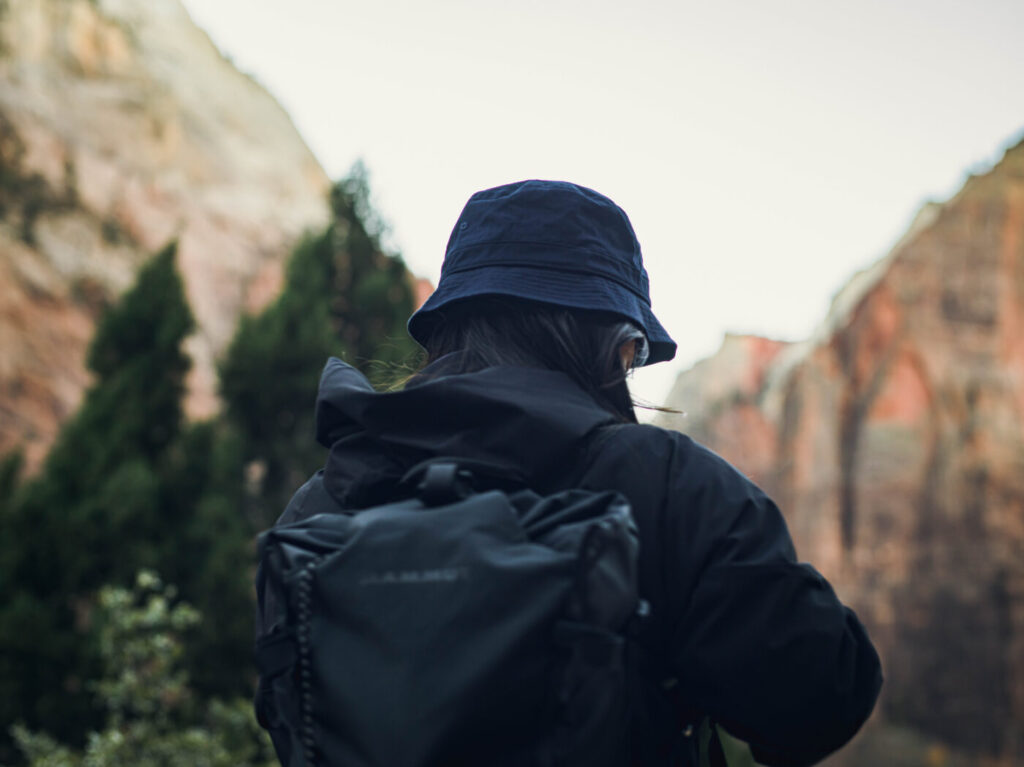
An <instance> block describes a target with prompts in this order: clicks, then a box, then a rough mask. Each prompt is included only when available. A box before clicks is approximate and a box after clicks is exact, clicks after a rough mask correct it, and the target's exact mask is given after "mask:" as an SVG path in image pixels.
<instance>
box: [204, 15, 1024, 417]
mask: <svg viewBox="0 0 1024 767" xmlns="http://www.w3.org/2000/svg"><path fill="white" fill-rule="evenodd" d="M185 4H186V6H187V7H188V9H189V12H190V13H191V14H192V16H193V18H194V19H195V20H196V22H197V23H199V25H200V26H202V27H203V28H204V29H206V30H207V32H209V33H210V35H211V37H212V38H213V39H214V41H215V42H216V43H217V44H218V45H219V46H220V47H221V49H222V50H223V51H224V52H225V53H226V54H227V55H229V56H230V57H231V58H232V59H233V60H234V61H235V62H236V64H237V65H238V66H239V67H240V68H241V69H243V70H244V71H247V72H249V73H251V74H253V75H254V76H255V77H256V78H257V79H258V80H259V81H261V82H262V83H263V84H264V85H266V86H267V88H268V89H269V90H270V91H271V92H272V93H273V94H274V95H275V96H276V97H277V98H278V99H279V100H280V101H281V103H282V104H283V105H284V106H285V108H286V109H287V110H288V111H289V112H290V113H291V115H292V117H293V119H294V120H295V123H296V125H297V127H298V129H299V131H300V132H301V133H302V135H303V136H304V137H305V139H306V141H307V142H308V143H309V144H310V146H311V147H312V149H313V151H314V152H315V153H316V155H317V156H318V158H319V159H320V161H321V163H322V164H323V165H324V167H325V168H326V170H327V172H328V173H329V174H330V175H331V176H333V177H340V176H342V175H344V173H345V171H346V170H347V169H348V168H349V166H350V165H351V164H352V162H353V161H354V160H356V159H357V158H362V159H363V160H364V161H365V163H366V165H367V166H368V168H369V169H370V172H371V181H372V188H373V190H374V194H375V202H376V205H377V207H378V209H379V210H380V212H381V213H382V214H383V216H384V217H385V218H386V219H387V220H388V221H389V222H390V223H391V225H392V229H393V235H392V243H393V245H394V247H395V248H397V249H399V250H400V251H401V252H402V254H403V256H404V257H405V259H406V261H407V262H408V263H409V265H410V266H411V267H412V269H413V270H414V271H416V272H417V273H418V274H420V275H423V276H425V277H428V278H430V279H431V280H433V281H435V282H436V280H437V276H438V273H439V270H440V265H441V260H442V258H443V255H444V247H445V243H446V241H447V239H448V233H449V231H450V229H451V226H452V224H453V223H454V222H455V219H456V217H457V216H458V214H459V211H460V210H461V208H462V205H463V204H464V203H465V201H466V199H467V198H468V197H469V195H470V194H472V193H473V192H474V191H476V190H478V189H482V188H486V187H490V186H495V185H498V184H502V183H506V182H510V181H517V180H520V179H524V178H556V179H565V180H569V181H573V182H576V183H580V184H584V185H586V186H590V187H593V188H594V189H597V190H598V191H600V192H602V193H604V194H606V195H608V196H609V197H611V198H612V199H614V200H615V201H616V202H618V203H619V204H620V205H621V206H622V207H623V208H624V209H625V210H626V212H627V213H628V214H629V216H630V218H631V219H632V221H633V224H634V227H635V229H636V231H637V235H638V237H639V239H640V243H641V245H642V247H643V251H644V257H645V261H646V264H647V269H648V272H649V273H650V276H651V282H652V292H653V299H654V310H655V313H656V314H657V315H658V316H659V317H660V319H661V320H662V322H663V323H664V324H665V326H666V327H667V328H668V330H669V332H670V333H672V334H673V336H674V337H675V339H676V340H677V341H678V342H679V354H678V355H677V358H676V360H674V361H673V362H670V363H663V364H661V365H656V366H654V367H653V368H651V369H649V370H645V371H642V372H641V373H640V374H638V376H637V379H636V381H635V386H634V389H635V391H637V392H638V393H639V394H640V395H641V396H642V397H646V398H647V399H650V400H656V401H660V400H661V399H662V398H663V397H664V395H665V394H666V393H667V390H668V388H669V386H670V384H671V382H672V380H673V379H674V377H675V375H676V374H677V373H678V372H679V371H680V370H682V369H683V368H685V367H687V366H689V365H690V364H692V363H693V362H694V361H696V360H697V359H699V358H701V357H704V356H707V355H708V354H711V353H712V352H714V350H715V349H716V348H717V347H718V345H719V343H720V341H721V337H722V334H723V333H724V332H726V331H733V332H753V333H759V334H763V335H768V336H772V337H777V338H785V339H792V340H797V339H800V338H803V337H805V336H807V335H808V334H809V333H810V332H811V330H812V329H813V327H814V326H815V324H816V323H817V322H818V321H820V320H821V319H822V318H823V317H824V314H825V312H826V310H827V308H828V304H829V301H830V299H831V296H832V295H833V294H834V293H835V292H836V291H837V290H838V289H839V287H841V285H842V284H843V283H844V282H845V281H846V280H847V279H848V278H849V277H850V276H851V275H852V274H853V273H854V272H855V271H857V270H858V269H861V268H864V267H866V266H868V265H869V264H870V263H871V262H873V261H874V260H876V259H877V258H879V257H880V256H882V255H884V253H885V252H886V251H887V250H888V248H889V246H890V245H891V244H893V243H894V242H895V240H896V239H897V238H898V237H899V235H900V234H901V233H902V231H903V230H904V229H905V227H906V226H907V224H908V223H909V221H910V219H911V218H912V217H913V214H914V213H915V211H916V210H917V208H918V207H919V206H920V205H921V204H922V203H923V202H924V201H925V200H926V199H944V198H946V197H948V196H950V195H951V194H952V193H954V192H955V191H956V190H957V189H958V188H959V186H960V184H961V183H962V182H963V179H964V177H965V174H966V173H967V172H969V171H978V170H983V169H986V168H987V167H989V166H991V164H992V162H994V161H995V160H997V159H998V158H999V157H1000V156H1001V154H1002V150H1003V149H1005V148H1006V147H1007V146H1008V145H1009V144H1010V143H1012V142H1013V141H1014V140H1016V139H1017V138H1018V137H1019V136H1020V135H1021V132H1022V130H1024V43H1022V40H1024V1H1022V0H974V2H970V3H965V2H949V1H948V0H927V1H925V0H902V1H900V0H858V2H830V1H829V0H794V1H792V2H763V1H753V0H752V1H750V2H737V1H736V0H719V1H717V2H706V0H704V1H702V2H692V1H690V0H685V1H682V2H654V1H651V0H635V1H634V2H631V3H626V2H622V0H616V2H606V1H605V0H544V1H543V2H541V1H540V0H519V1H518V2H507V1H506V2H498V1H497V0H433V1H432V2H424V0H408V1H402V0H365V1H364V2H361V3H358V4H357V3H352V2H347V1H344V2H326V0H289V2H287V3H285V2H281V0H185Z"/></svg>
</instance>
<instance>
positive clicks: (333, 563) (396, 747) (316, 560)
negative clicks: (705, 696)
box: [256, 459, 646, 767]
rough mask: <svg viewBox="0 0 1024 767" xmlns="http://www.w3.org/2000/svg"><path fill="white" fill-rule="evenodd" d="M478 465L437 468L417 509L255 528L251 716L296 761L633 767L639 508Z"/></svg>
mask: <svg viewBox="0 0 1024 767" xmlns="http://www.w3.org/2000/svg"><path fill="white" fill-rule="evenodd" d="M480 469H481V467H479V466H473V465H472V464H471V463H470V462H466V461H463V460H458V459H450V460H449V459H433V460H431V461H427V462H424V463H423V464H420V465H419V466H417V467H415V468H414V469H412V470H411V471H410V472H409V474H407V475H406V478H405V479H403V484H404V485H405V486H408V487H409V488H410V492H409V496H410V497H408V498H407V499H404V500H398V501H395V502H392V503H388V504H385V505H380V506H374V507H372V508H368V509H362V510H358V511H342V510H338V511H336V512H333V513H321V514H316V515H315V516H311V517H309V518H307V519H304V520H302V521H299V522H294V523H291V524H284V525H279V526H277V527H274V528H272V529H271V530H268V531H267V532H265V533H263V535H261V536H260V541H259V556H260V571H259V574H258V576H257V579H258V590H259V594H260V620H259V625H260V635H259V636H258V638H257V645H256V655H257V663H258V666H259V669H260V686H259V691H258V692H257V700H256V709H257V715H258V718H259V721H260V723H261V725H262V726H263V727H265V728H266V729H267V730H269V731H270V734H271V738H272V739H273V742H274V747H275V749H276V751H277V755H278V758H279V759H280V760H281V763H282V765H284V766H285V767H300V766H301V767H312V766H313V765H330V766H331V767H337V766H342V765H343V766H344V767H460V766H464V767H481V766H482V765H488V766H489V767H490V766H493V767H503V766H507V767H511V766H512V765H515V767H534V766H536V767H546V766H550V767H555V766H560V767H573V766H574V765H586V766H587V767H601V766H602V765H609V766H611V765H623V764H626V763H627V761H628V742H627V726H628V711H627V702H626V698H627V694H626V656H627V645H629V644H630V642H629V638H628V634H629V632H630V630H631V626H633V625H634V624H635V622H636V619H637V617H638V616H642V615H644V613H645V608H646V606H645V604H644V603H642V602H641V601H640V599H639V597H638V594H637V547H638V542H637V536H636V529H635V526H634V523H633V519H632V516H631V513H630V508H629V504H628V502H627V501H626V499H625V498H624V497H623V496H622V495H621V494H619V493H615V492H600V493H598V492H592V491H586V490H566V491H563V492H560V493H557V494H554V495H549V496H546V497H541V496H539V495H537V494H536V493H534V492H532V491H530V490H525V489H515V483H512V484H508V483H504V488H505V489H498V487H500V486H502V484H503V483H501V482H490V483H488V482H487V481H483V472H482V471H481V470H480ZM487 487H490V488H492V489H486V488H487ZM320 492H324V491H323V490H322V487H321V489H320Z"/></svg>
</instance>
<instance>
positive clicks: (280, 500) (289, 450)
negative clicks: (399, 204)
mask: <svg viewBox="0 0 1024 767" xmlns="http://www.w3.org/2000/svg"><path fill="white" fill-rule="evenodd" d="M330 204H331V212H332V217H331V222H330V223H329V224H328V226H327V227H326V229H324V230H323V231H322V232H319V233H317V234H315V235H311V236H308V237H306V238H305V239H304V240H303V241H302V242H301V243H300V244H299V245H298V247H297V248H296V249H295V252H294V253H293V255H292V258H291V260H290V261H289V264H288V268H287V272H286V277H285V286H284V289H283V291H282V293H281V295H280V297H279V298H278V299H277V301H276V302H274V303H273V304H272V305H271V306H269V307H268V308H267V309H266V310H265V311H264V312H263V313H262V314H260V315H258V316H255V317H246V318H243V320H242V322H241V324H240V326H239V330H238V333H237V334H236V336H235V339H234V341H233V342H232V344H231V347H230V348H229V350H228V352H227V355H226V357H225V359H224V362H223V364H222V366H221V391H222V394H223V396H224V399H225V403H226V405H227V414H228V417H229V419H230V421H231V423H232V424H233V425H234V427H235V428H236V429H237V430H238V433H239V434H240V435H241V436H242V438H243V443H244V445H245V447H246V451H245V460H246V462H247V464H249V466H250V467H251V470H250V476H251V478H252V480H253V481H252V483H251V487H250V493H249V503H248V504H247V509H248V511H249V516H250V519H252V521H253V522H254V524H256V525H257V527H267V526H268V525H269V524H271V523H272V522H273V520H274V519H275V518H276V517H277V515H278V514H280V512H281V511H282V510H283V508H284V505H285V504H286V503H287V501H288V497H289V495H290V494H291V492H292V491H294V490H295V488H296V487H298V486H299V485H300V484H301V483H302V482H303V481H305V479H306V478H307V477H308V476H309V475H310V474H311V473H312V472H313V471H314V470H315V469H316V468H317V467H318V466H319V465H320V464H321V463H322V461H323V451H322V448H320V447H318V446H317V445H316V444H315V442H314V440H313V433H314V431H313V404H314V398H315V392H316V387H317V381H318V380H319V376H320V371H321V370H322V368H323V365H324V362H325V360H326V358H327V357H328V356H330V355H336V356H341V357H343V358H345V359H347V360H348V361H349V362H351V363H352V364H354V365H356V366H357V367H359V368H361V369H362V370H363V371H364V372H367V373H368V374H370V375H371V377H373V376H375V375H380V374H381V373H382V372H384V371H386V370H387V368H388V367H389V366H394V365H399V364H401V363H403V362H405V363H407V362H408V361H409V360H410V359H411V358H412V356H413V355H414V354H415V353H416V347H415V345H414V344H413V342H412V340H411V339H409V337H408V336H407V334H406V332H405V321H406V319H407V318H408V317H409V314H411V313H412V309H413V292H412V282H411V279H410V278H409V274H408V272H407V270H406V268H405V265H404V264H403V263H402V260H401V259H400V258H399V257H398V256H393V255H388V254H387V253H385V252H384V250H383V248H382V246H381V243H380V237H381V235H382V234H383V231H384V226H383V224H381V222H380V219H379V217H378V216H377V215H376V214H375V213H374V212H373V208H372V205H371V203H370V192H369V182H368V179H367V173H366V170H365V168H363V166H362V165H361V164H357V165H355V166H354V167H353V169H352V171H351V172H350V174H349V176H348V177H347V178H345V179H344V180H342V181H340V182H338V183H337V184H336V185H335V186H334V187H333V189H332V190H331V195H330Z"/></svg>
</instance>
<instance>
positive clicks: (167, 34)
mask: <svg viewBox="0 0 1024 767" xmlns="http://www.w3.org/2000/svg"><path fill="white" fill-rule="evenodd" d="M328 186H329V182H328V179H327V177H326V175H325V174H324V172H323V170H322V169H321V168H320V166H319V165H318V163H317V161H316V159H315V158H314V157H313V155H312V154H311V153H310V151H309V149H308V148H307V147H306V145H305V144H304V143H303V141H302V139H301V138H300V137H299V135H298V133H297V131H296V130H295V128H294V126H293V125H292V123H291V120H290V119H289V117H288V116H287V114H286V113H285V112H284V111H283V110H282V109H281V107H280V106H279V105H278V104H277V102H276V101H275V100H274V99H273V98H272V97H271V96H270V95H269V94H268V93H267V92H266V91H265V90H264V89H263V88H262V87H261V86H260V85H259V84H257V83H256V82H254V81H253V80H252V79H250V78H249V77H247V76H246V75H244V74H242V73H240V72H239V71H238V70H237V69H235V67H234V66H233V65H232V64H231V63H230V62H229V61H227V60H226V59H225V58H224V57H222V56H221V54H220V53H219V52H218V51H217V49H216V48H215V47H214V45H213V44H212V43H211V42H210V40H209V38H208V37H207V36H206V34H205V33H203V32H202V31H201V30H200V29H198V28H197V27H196V26H195V25H194V24H193V23H192V22H191V20H190V19H189V17H188V14H187V13H186V11H185V10H184V8H183V7H182V5H181V4H180V3H179V2H178V0H2V1H0V454H3V453H5V452H7V451H8V450H9V449H11V448H12V447H14V446H15V445H18V444H21V445H23V446H24V447H25V449H26V452H27V457H28V459H29V463H30V465H34V464H36V463H38V461H39V460H40V458H41V457H42V455H43V454H44V453H45V450H46V448H47V446H48V445H49V443H50V442H51V441H52V438H53V436H54V435H55V434H56V430H57V428H58V425H59V423H60V421H61V420H62V419H63V418H64V417H65V416H66V415H67V414H68V413H70V412H71V411H73V410H74V408H75V407H76V406H77V404H78V402H79V400H80V397H81V393H82V390H83V388H84V386H85V385H86V384H87V375H86V372H85V370H84V366H83V360H84V354H85V349H86V346H87V344H88V340H89V338H90V337H91V334H92V330H93V326H94V322H95V318H96V316H97V313H98V311H99V309H100V308H101V307H102V306H103V304H104V303H105V302H107V301H109V300H110V298H111V297H112V296H113V295H116V294H117V293H118V292H119V291H121V290H122V289H124V288H125V287H126V286H127V285H128V284H129V283H130V282H131V280H132V278H133V275H134V272H135V269H136V267H137V266H138V265H139V263H140V262H141V261H143V260H144V259H145V258H147V257H148V256H149V255H151V254H152V253H153V252H155V251H156V250H158V249H159V248H160V247H161V246H163V245H164V244H166V243H167V242H168V241H169V240H172V239H176V240H177V241H178V243H179V251H178V265H179V268H180V269H181V270H182V272H183V275H184V278H185V283H186V288H187V291H188V296H189V300H190V302H191V304H192V307H193V310H194V312H195V314H196V317H197V320H198V324H199V331H198V333H197V334H196V335H195V336H194V337H193V338H192V339H190V341H189V352H190V353H191V355H192V357H193V359H194V361H195V367H194V370H193V373H192V376H191V380H190V396H189V400H188V403H187V404H188V410H189V412H190V414H191V415H193V416H196V415H204V414H208V413H209V412H211V411H212V410H213V408H214V407H215V404H216V399H215V371H214V358H215V356H216V355H217V353H218V352H219V351H220V350H221V349H223V347H224V346H225V344H226V343H227V341H228V340H229V339H230V337H231V334H232V333H233V330H234V327H235V322H236V319H237V316H238V314H239V312H240V311H242V310H243V309H246V308H248V309H254V308H257V307H258V306H260V305H262V304H263V303H265V302H266V301H267V300H268V299H269V298H270V297H271V296H272V295H274V293H275V292H276V290H277V288H278V287H279V285H280V281H281V266H282V263H283V260H284V258H285V257H286V255H287V253H288V251H289V248H290V245H291V244H292V243H293V242H294V240H295V239H296V237H297V236H298V235H299V234H300V233H301V232H302V231H303V230H304V229H306V228H307V227H311V226H315V225H320V224H321V223H323V222H324V221H326V218H327V210H326V192H327V189H328Z"/></svg>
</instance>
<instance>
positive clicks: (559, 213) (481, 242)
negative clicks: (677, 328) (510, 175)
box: [409, 181, 676, 365]
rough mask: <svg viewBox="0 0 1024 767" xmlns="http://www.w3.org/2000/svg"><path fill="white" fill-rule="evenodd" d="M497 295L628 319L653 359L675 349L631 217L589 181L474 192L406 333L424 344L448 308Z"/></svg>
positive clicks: (669, 356) (536, 183)
mask: <svg viewBox="0 0 1024 767" xmlns="http://www.w3.org/2000/svg"><path fill="white" fill-rule="evenodd" d="M494 295H499V296H512V297H514V298H522V299H526V300H529V301H539V302H541V303H545V304H553V305H555V306H560V307H564V308H567V309H585V310H589V311H600V312H605V313H609V314H614V315H617V316H619V317H622V318H624V319H627V320H629V321H630V322H632V323H634V324H635V325H636V326H637V327H638V328H640V330H642V331H643V333H644V335H645V336H647V342H648V345H649V347H650V355H649V356H648V358H647V361H646V363H645V364H647V365H650V364H652V363H655V362H663V361H665V360H670V359H672V358H673V357H674V356H675V353H676V343H675V341H673V340H672V339H671V338H670V337H669V335H668V333H667V332H666V330H665V328H664V327H662V325H661V323H660V322H658V320H657V318H656V317H655V316H654V313H653V312H652V311H651V296H650V286H649V282H648V278H647V272H646V270H645V269H644V264H643V258H642V256H641V254H640V243H638V242H637V239H636V234H635V233H634V232H633V226H632V225H631V224H630V223H629V218H628V217H627V216H626V214H625V212H624V211H623V210H622V208H620V207H619V206H618V205H616V204H615V203H614V202H612V201H611V200H609V199H608V198H607V197H605V196H604V195H602V194H598V193H597V192H595V191H594V190H592V189H587V188H586V187H583V186H577V185H576V184H569V183H567V182H564V181H520V182H518V183H515V184H506V185H505V186H498V187H495V188H493V189H485V190H484V191H482V192H477V193H476V194H474V195H473V196H472V197H470V198H469V202H467V203H466V207H465V208H463V210H462V214H461V215H460V216H459V220H458V221H457V222H456V224H455V228H454V229H453V230H452V234H451V237H450V238H449V239H448V248H447V250H446V251H445V255H444V264H443V265H442V266H441V280H440V282H439V284H438V286H437V290H435V291H434V293H433V295H431V296H430V298H428V299H427V301H426V303H424V304H423V306H422V307H421V308H420V309H419V311H417V312H416V313H415V314H413V315H412V317H410V318H409V335H411V336H412V337H413V338H414V339H416V341H417V342H418V343H419V344H420V345H421V346H422V345H423V344H424V343H425V342H426V340H427V339H428V338H429V337H430V331H431V328H432V327H433V326H434V324H436V323H437V322H440V321H442V316H443V312H442V311H441V310H442V309H443V308H444V307H446V306H448V305H449V304H452V303H454V302H456V301H462V300H465V299H467V298H473V297H476V296H494Z"/></svg>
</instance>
